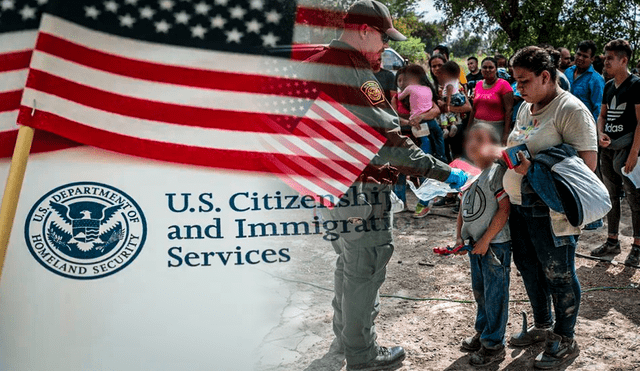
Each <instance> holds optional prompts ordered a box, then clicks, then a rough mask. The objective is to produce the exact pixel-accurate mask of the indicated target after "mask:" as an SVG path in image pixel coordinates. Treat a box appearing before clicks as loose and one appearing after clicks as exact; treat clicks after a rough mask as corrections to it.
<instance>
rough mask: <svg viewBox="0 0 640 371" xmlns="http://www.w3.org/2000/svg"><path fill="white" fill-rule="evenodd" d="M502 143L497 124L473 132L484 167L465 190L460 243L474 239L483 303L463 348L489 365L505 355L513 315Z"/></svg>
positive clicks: (474, 276)
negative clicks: (496, 154) (499, 159)
mask: <svg viewBox="0 0 640 371" xmlns="http://www.w3.org/2000/svg"><path fill="white" fill-rule="evenodd" d="M499 144H500V136H499V135H498V134H497V132H496V131H495V130H494V129H493V127H491V126H489V125H486V124H483V123H476V124H475V125H473V126H472V127H471V128H470V129H469V131H468V133H467V138H466V142H465V151H466V154H467V156H468V157H469V159H471V161H473V163H474V165H476V166H477V167H479V168H480V169H482V173H481V174H480V176H479V177H478V179H477V180H475V182H474V183H473V184H472V185H471V186H470V187H469V188H468V189H467V190H465V191H464V192H463V194H462V201H461V205H460V213H459V215H458V224H457V236H456V238H457V241H456V246H459V245H460V244H464V243H465V242H467V243H470V244H471V245H472V246H473V250H472V251H471V254H470V258H469V259H470V263H471V286H472V288H473V294H474V297H475V299H476V302H477V304H478V310H477V314H476V324H475V330H476V334H475V335H474V336H472V337H470V338H468V339H465V340H463V342H462V348H463V349H464V350H467V351H473V352H475V353H474V354H472V355H471V358H470V359H469V362H470V363H471V364H472V365H474V366H478V367H480V366H486V365H489V364H492V363H494V362H499V361H502V360H503V359H504V357H505V354H506V352H505V347H504V340H505V331H506V327H507V320H508V317H509V273H510V265H511V242H510V241H511V237H510V235H509V225H508V224H507V221H508V219H509V208H510V203H509V196H507V194H506V193H505V191H504V189H503V186H502V178H503V176H504V173H505V171H506V166H504V165H503V164H500V163H494V162H493V160H492V159H491V156H489V155H488V152H489V150H488V149H489V148H491V147H494V148H495V146H496V145H499Z"/></svg>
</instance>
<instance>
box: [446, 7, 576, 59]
mask: <svg viewBox="0 0 640 371" xmlns="http://www.w3.org/2000/svg"><path fill="white" fill-rule="evenodd" d="M435 5H436V8H437V9H439V10H440V11H443V12H444V13H445V15H446V19H447V20H449V21H448V22H449V25H452V26H453V25H456V26H464V25H465V22H467V20H469V19H471V20H472V22H473V23H474V25H473V26H472V27H473V30H474V31H475V32H476V33H478V34H480V35H482V34H485V33H487V31H488V30H490V29H491V28H492V26H493V25H498V27H500V32H501V33H504V37H502V38H500V37H498V38H496V40H500V39H507V40H508V41H509V47H510V48H513V49H516V48H520V47H523V46H526V45H530V44H534V43H535V44H537V43H550V44H552V43H553V42H554V41H555V40H554V39H555V38H556V37H557V33H554V32H549V31H550V30H554V29H557V28H558V25H559V22H560V14H561V12H562V10H563V5H564V0H538V1H535V2H534V1H530V0H525V1H523V0H506V1H496V0H435Z"/></svg>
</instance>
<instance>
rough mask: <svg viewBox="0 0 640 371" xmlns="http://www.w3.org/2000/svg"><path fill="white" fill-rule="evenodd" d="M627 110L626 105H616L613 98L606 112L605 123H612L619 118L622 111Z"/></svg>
mask: <svg viewBox="0 0 640 371" xmlns="http://www.w3.org/2000/svg"><path fill="white" fill-rule="evenodd" d="M626 109H627V103H626V102H625V103H622V104H621V105H617V102H616V97H615V96H614V97H613V99H612V100H611V104H610V105H609V109H608V110H607V122H612V121H615V120H617V119H619V118H620V116H622V114H623V113H624V111H625V110H626Z"/></svg>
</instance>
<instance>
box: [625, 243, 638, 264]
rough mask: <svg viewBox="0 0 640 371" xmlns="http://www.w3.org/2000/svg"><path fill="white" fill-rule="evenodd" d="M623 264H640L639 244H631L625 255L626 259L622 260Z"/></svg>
mask: <svg viewBox="0 0 640 371" xmlns="http://www.w3.org/2000/svg"><path fill="white" fill-rule="evenodd" d="M624 264H627V265H635V266H638V265H640V246H638V245H632V246H631V252H630V253H629V255H628V256H627V259H626V260H625V261H624Z"/></svg>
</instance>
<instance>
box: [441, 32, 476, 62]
mask: <svg viewBox="0 0 640 371" xmlns="http://www.w3.org/2000/svg"><path fill="white" fill-rule="evenodd" d="M481 47H482V37H480V36H478V35H475V34H472V33H471V31H469V30H465V31H464V32H463V33H462V34H461V35H460V37H458V38H457V39H455V40H454V41H453V42H451V43H450V44H449V51H450V52H451V54H452V55H454V56H456V57H467V56H470V55H475V54H476V53H477V52H478V50H479V49H480V48H481Z"/></svg>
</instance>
